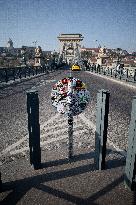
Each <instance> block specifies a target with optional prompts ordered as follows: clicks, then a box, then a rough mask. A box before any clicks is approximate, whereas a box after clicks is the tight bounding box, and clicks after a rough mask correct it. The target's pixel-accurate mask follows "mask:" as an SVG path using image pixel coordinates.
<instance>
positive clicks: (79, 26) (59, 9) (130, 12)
mask: <svg viewBox="0 0 136 205" xmlns="http://www.w3.org/2000/svg"><path fill="white" fill-rule="evenodd" d="M60 33H81V34H82V35H83V36H84V40H83V42H82V45H84V46H85V47H96V46H98V44H100V45H101V46H106V47H108V48H117V47H121V48H123V49H126V50H128V51H129V52H131V51H134V50H135V51H136V1H135V0H0V46H5V45H6V42H7V40H8V38H9V37H10V38H11V39H12V40H13V42H14V47H21V46H22V45H28V46H33V45H34V44H33V42H34V41H35V40H37V42H38V43H37V44H38V45H40V46H41V47H42V48H43V49H44V50H53V49H57V48H58V46H59V43H58V40H57V36H58V35H59V34H60ZM95 40H98V42H96V41H95Z"/></svg>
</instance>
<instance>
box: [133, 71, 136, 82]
mask: <svg viewBox="0 0 136 205" xmlns="http://www.w3.org/2000/svg"><path fill="white" fill-rule="evenodd" d="M133 80H134V82H135V81H136V69H135V70H134V79H133Z"/></svg>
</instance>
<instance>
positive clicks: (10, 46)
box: [7, 38, 13, 48]
mask: <svg viewBox="0 0 136 205" xmlns="http://www.w3.org/2000/svg"><path fill="white" fill-rule="evenodd" d="M7 48H13V41H12V40H11V38H9V40H8V42H7Z"/></svg>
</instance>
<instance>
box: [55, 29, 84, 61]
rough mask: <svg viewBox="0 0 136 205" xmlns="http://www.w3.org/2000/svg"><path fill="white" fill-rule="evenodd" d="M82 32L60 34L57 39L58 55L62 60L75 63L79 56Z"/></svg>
mask: <svg viewBox="0 0 136 205" xmlns="http://www.w3.org/2000/svg"><path fill="white" fill-rule="evenodd" d="M83 38H84V37H83V36H82V34H79V33H77V34H60V35H59V36H58V40H59V41H60V51H59V53H60V57H61V58H62V59H63V61H64V62H67V63H68V64H70V63H75V62H78V61H79V60H80V58H81V41H82V40H83Z"/></svg>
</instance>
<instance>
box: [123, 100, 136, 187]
mask: <svg viewBox="0 0 136 205" xmlns="http://www.w3.org/2000/svg"><path fill="white" fill-rule="evenodd" d="M124 181H125V184H126V185H127V186H128V187H129V188H130V189H131V190H132V191H136V96H135V97H134V98H133V101H132V111H131V121H130V125H129V133H128V150H127V158H126V167H125V179H124Z"/></svg>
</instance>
